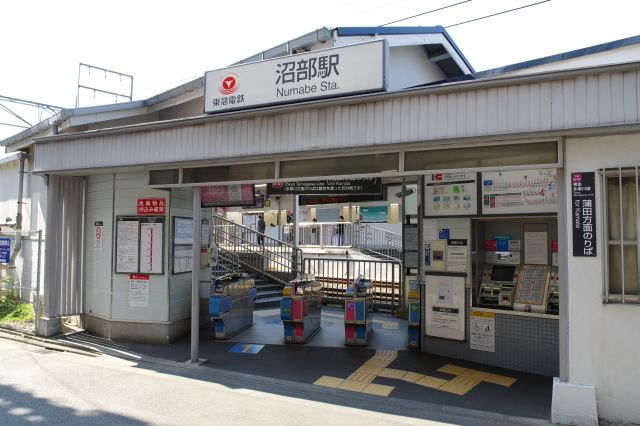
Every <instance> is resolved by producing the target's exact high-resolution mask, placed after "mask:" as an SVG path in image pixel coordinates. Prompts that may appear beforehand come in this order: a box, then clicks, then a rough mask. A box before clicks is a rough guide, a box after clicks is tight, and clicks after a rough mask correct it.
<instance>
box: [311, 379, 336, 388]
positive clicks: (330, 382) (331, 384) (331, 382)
mask: <svg viewBox="0 0 640 426" xmlns="http://www.w3.org/2000/svg"><path fill="white" fill-rule="evenodd" d="M342 382H344V379H341V378H339V377H331V376H322V377H320V378H319V379H318V380H316V381H315V382H313V384H314V385H318V386H325V387H328V388H337V387H338V386H340V385H341V384H342Z"/></svg>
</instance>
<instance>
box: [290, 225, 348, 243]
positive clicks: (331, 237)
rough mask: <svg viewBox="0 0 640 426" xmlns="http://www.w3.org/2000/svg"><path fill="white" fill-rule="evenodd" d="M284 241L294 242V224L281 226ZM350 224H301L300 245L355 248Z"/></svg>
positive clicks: (299, 229) (299, 232)
mask: <svg viewBox="0 0 640 426" xmlns="http://www.w3.org/2000/svg"><path fill="white" fill-rule="evenodd" d="M280 226H281V227H282V232H281V234H282V239H283V240H284V241H286V242H289V243H291V242H293V224H292V223H288V224H286V225H280ZM354 227H355V225H354V224H353V223H350V222H300V223H299V224H298V245H299V246H300V247H321V248H350V247H353V232H354V231H353V230H354Z"/></svg>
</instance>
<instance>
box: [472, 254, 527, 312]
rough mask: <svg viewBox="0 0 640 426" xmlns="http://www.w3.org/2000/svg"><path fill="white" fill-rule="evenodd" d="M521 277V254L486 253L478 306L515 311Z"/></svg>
mask: <svg viewBox="0 0 640 426" xmlns="http://www.w3.org/2000/svg"><path fill="white" fill-rule="evenodd" d="M519 276H520V253H519V252H493V251H491V252H486V253H485V264H484V270H483V272H482V280H481V282H480V288H479V290H478V306H482V307H485V308H497V309H513V302H514V295H515V290H516V285H517V284H518V278H519Z"/></svg>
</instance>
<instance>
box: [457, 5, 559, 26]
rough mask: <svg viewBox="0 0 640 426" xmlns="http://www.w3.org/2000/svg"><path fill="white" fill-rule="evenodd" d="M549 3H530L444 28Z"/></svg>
mask: <svg viewBox="0 0 640 426" xmlns="http://www.w3.org/2000/svg"><path fill="white" fill-rule="evenodd" d="M550 1H551V0H542V1H539V2H537V3H531V4H527V5H524V6H520V7H516V8H515V9H509V10H503V11H502V12H497V13H492V14H491V15H486V16H481V17H479V18H474V19H469V20H468V21H462V22H458V23H456V24H451V25H446V26H445V28H451V27H455V26H458V25H463V24H468V23H470V22H475V21H480V20H481V19H486V18H491V17H493V16H498V15H503V14H505V13H509V12H515V11H516V10H521V9H526V8H528V7H531V6H537V5H539V4H542V3H548V2H550Z"/></svg>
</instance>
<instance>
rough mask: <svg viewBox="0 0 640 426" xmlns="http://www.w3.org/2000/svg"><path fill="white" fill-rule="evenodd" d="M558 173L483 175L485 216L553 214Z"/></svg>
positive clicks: (522, 172) (548, 170)
mask: <svg viewBox="0 0 640 426" xmlns="http://www.w3.org/2000/svg"><path fill="white" fill-rule="evenodd" d="M556 190H557V178H556V170H555V169H538V170H509V171H503V172H484V173H482V214H512V213H521V214H529V213H552V212H555V211H556V210H557V207H558V200H557V193H556Z"/></svg>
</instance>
